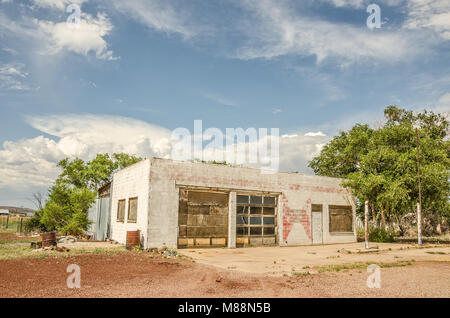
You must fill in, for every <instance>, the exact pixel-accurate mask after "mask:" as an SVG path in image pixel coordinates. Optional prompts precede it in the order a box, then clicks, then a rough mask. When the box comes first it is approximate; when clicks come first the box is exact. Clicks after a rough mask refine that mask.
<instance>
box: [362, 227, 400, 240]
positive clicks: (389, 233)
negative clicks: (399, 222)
mask: <svg viewBox="0 0 450 318" xmlns="http://www.w3.org/2000/svg"><path fill="white" fill-rule="evenodd" d="M356 232H357V235H358V240H359V241H364V237H365V233H364V228H358V229H357V230H356ZM394 236H395V233H394V231H393V230H384V229H382V228H380V227H370V229H369V241H370V242H377V243H392V242H394Z"/></svg>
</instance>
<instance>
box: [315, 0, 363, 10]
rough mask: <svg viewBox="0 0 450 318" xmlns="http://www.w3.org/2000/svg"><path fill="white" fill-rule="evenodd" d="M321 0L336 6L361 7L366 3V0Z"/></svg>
mask: <svg viewBox="0 0 450 318" xmlns="http://www.w3.org/2000/svg"><path fill="white" fill-rule="evenodd" d="M321 1H323V2H329V3H331V4H333V5H334V6H336V7H338V8H339V7H352V8H357V9H361V8H363V7H364V5H365V4H366V2H367V0H321Z"/></svg>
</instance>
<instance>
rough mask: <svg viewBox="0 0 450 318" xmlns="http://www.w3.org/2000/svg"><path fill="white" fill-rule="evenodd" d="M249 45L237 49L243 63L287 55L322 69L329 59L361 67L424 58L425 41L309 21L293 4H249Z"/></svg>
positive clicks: (402, 33) (404, 32)
mask: <svg viewBox="0 0 450 318" xmlns="http://www.w3.org/2000/svg"><path fill="white" fill-rule="evenodd" d="M240 3H241V5H242V7H243V8H244V9H245V10H247V11H248V13H249V20H248V22H246V24H245V28H244V27H242V29H243V30H244V29H245V30H246V32H247V36H248V41H247V43H246V44H245V45H244V46H243V47H241V48H240V49H238V51H237V53H236V55H235V57H237V58H240V59H256V58H264V59H272V58H276V57H279V56H285V55H298V56H315V57H316V60H317V62H318V63H321V62H323V61H324V60H326V59H328V58H335V59H338V60H340V61H341V62H346V63H357V62H362V61H367V60H372V61H384V62H388V63H393V62H399V61H402V60H405V59H408V58H412V57H415V56H418V55H421V54H423V53H424V52H426V47H425V46H423V45H419V43H420V41H418V40H419V39H421V35H420V34H417V33H413V32H408V31H407V30H400V31H398V30H397V31H395V32H394V31H392V30H389V29H387V28H385V29H383V30H382V32H373V31H371V30H369V29H368V28H367V27H366V26H365V23H362V24H361V26H360V27H357V26H354V25H350V24H347V23H337V22H329V21H326V20H322V19H320V18H317V17H312V16H308V15H305V14H304V13H302V12H300V10H295V8H292V7H293V6H292V2H291V1H273V0H258V1H254V0H245V1H242V2H240Z"/></svg>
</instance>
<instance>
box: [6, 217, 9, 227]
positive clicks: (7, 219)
mask: <svg viewBox="0 0 450 318" xmlns="http://www.w3.org/2000/svg"><path fill="white" fill-rule="evenodd" d="M8 225H9V214H8V216H7V217H6V228H8Z"/></svg>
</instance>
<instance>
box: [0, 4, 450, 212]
mask: <svg viewBox="0 0 450 318" xmlns="http://www.w3.org/2000/svg"><path fill="white" fill-rule="evenodd" d="M372 2H373V3H376V4H378V5H379V6H380V8H381V20H382V25H381V28H379V29H373V30H370V29H369V28H368V27H367V25H366V19H367V17H368V16H369V13H367V12H366V8H367V6H368V4H369V3H372ZM71 3H75V4H78V5H80V8H81V12H82V14H81V25H80V28H78V29H70V28H68V27H67V24H66V20H67V18H68V17H69V15H70V13H67V12H66V8H67V6H68V5H69V4H71ZM0 41H1V42H0V162H1V166H0V205H3V204H11V205H25V206H30V203H29V202H28V201H27V200H26V197H29V196H30V194H31V193H32V192H33V191H45V189H46V188H47V187H48V186H49V185H50V184H51V182H52V180H53V179H54V177H55V176H56V175H57V173H58V170H57V169H56V168H55V164H56V162H57V161H58V160H60V159H62V158H64V157H75V156H79V157H82V158H85V159H89V158H92V156H94V155H95V154H96V153H98V152H113V151H116V152H117V151H125V152H129V153H137V154H139V155H143V156H152V155H156V156H161V157H166V156H167V155H168V153H169V152H170V149H171V144H170V142H169V141H168V140H167V137H168V136H170V132H171V131H172V130H173V129H175V128H177V127H186V128H188V129H190V130H193V122H194V120H195V119H201V120H203V126H204V128H207V127H217V128H219V129H222V130H225V128H227V127H243V128H248V127H256V128H259V127H267V128H272V127H276V128H279V129H280V133H281V135H284V137H282V138H281V140H280V161H281V166H280V169H281V170H287V171H300V172H305V173H311V171H310V170H308V168H307V161H308V160H310V159H311V158H312V157H313V156H314V155H316V154H317V153H318V151H320V147H322V146H323V144H325V143H326V142H327V141H329V140H330V138H332V136H333V135H335V134H336V133H338V132H339V130H342V129H348V128H350V127H351V126H352V125H354V124H355V123H357V122H363V123H370V124H372V125H377V124H379V123H381V122H382V120H383V113H382V112H383V109H384V108H385V107H386V106H387V105H391V104H396V105H399V106H401V107H404V108H409V109H412V110H415V111H419V110H422V109H430V110H435V111H439V112H448V110H449V109H450V72H449V71H450V2H449V1H447V0H434V1H431V0H411V1H403V0H378V1H370V2H369V1H365V0H316V1H313V0H302V1H294V0H282V1H272V0H259V1H256V0H255V1H252V0H242V1H241V0H222V1H216V0H209V1H205V0H204V1H200V0H192V1H181V0H170V1H162V0H147V1H144V0H130V1H119V0H117V1H116V0H108V1H107V0H72V1H68V0H22V1H21V0H18V1H14V0H6V1H5V0H0Z"/></svg>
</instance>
